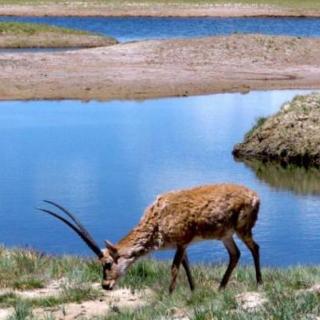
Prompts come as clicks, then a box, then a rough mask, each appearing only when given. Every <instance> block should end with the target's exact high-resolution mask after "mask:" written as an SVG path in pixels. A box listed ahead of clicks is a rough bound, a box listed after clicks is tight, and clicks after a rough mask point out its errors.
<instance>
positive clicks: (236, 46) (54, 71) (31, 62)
mask: <svg viewBox="0 0 320 320" xmlns="http://www.w3.org/2000/svg"><path fill="white" fill-rule="evenodd" d="M319 47H320V39H301V38H294V37H274V36H262V35H233V36H229V37H225V36H221V37H209V38H201V39H184V40H150V41H141V42H131V43H124V44H117V45H113V46H109V47H102V48H95V49H82V50H75V51H66V52H59V53H6V54H1V55H0V82H1V86H0V99H1V100H5V99H8V100H10V99H63V98H65V99H82V100H88V99H100V100H108V99H144V98H152V97H165V96H187V95H199V94H209V93H217V92H244V93H245V92H248V91H250V90H266V89H307V88H309V89H312V88H313V89H318V88H320V55H319Z"/></svg>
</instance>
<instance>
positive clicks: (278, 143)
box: [233, 93, 320, 167]
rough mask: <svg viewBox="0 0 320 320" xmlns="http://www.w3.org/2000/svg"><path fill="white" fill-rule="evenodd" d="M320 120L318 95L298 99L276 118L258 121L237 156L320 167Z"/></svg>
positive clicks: (284, 106)
mask: <svg viewBox="0 0 320 320" xmlns="http://www.w3.org/2000/svg"><path fill="white" fill-rule="evenodd" d="M319 117H320V95H319V94H318V93H312V94H309V95H302V96H296V97H295V98H294V99H293V100H292V101H290V102H288V103H285V104H284V105H283V106H282V107H281V109H280V111H279V112H277V113H276V114H274V115H271V116H270V117H268V118H260V119H258V120H257V123H256V124H255V125H254V126H253V128H252V129H251V130H250V131H249V132H248V133H247V134H246V135H245V137H244V141H243V142H242V143H239V144H237V145H235V146H234V150H233V153H234V155H235V156H236V157H238V158H240V159H247V160H252V159H259V160H267V161H277V162H279V163H282V164H293V165H299V166H306V167H308V166H316V167H320V149H319V139H320V134H319V132H320V120H319V119H320V118H319Z"/></svg>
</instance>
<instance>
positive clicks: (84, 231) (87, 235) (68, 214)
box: [43, 200, 98, 247]
mask: <svg viewBox="0 0 320 320" xmlns="http://www.w3.org/2000/svg"><path fill="white" fill-rule="evenodd" d="M43 202H46V203H49V204H51V205H53V206H55V207H56V208H58V209H60V210H61V211H62V212H64V213H65V214H66V215H67V216H68V217H69V218H70V219H71V220H72V221H73V222H74V223H75V224H76V226H77V227H78V228H79V230H80V231H82V233H83V234H84V235H85V236H86V237H87V238H88V239H89V240H90V241H91V242H92V243H93V244H95V245H96V246H97V247H98V245H97V244H96V242H95V241H94V240H93V238H92V237H91V235H90V233H89V232H88V230H87V229H86V228H85V227H84V226H83V225H82V224H81V222H80V221H79V220H78V219H77V218H76V217H75V216H74V215H73V214H72V213H71V212H70V211H68V210H67V209H66V208H64V207H63V206H61V205H60V204H57V203H55V202H53V201H50V200H43Z"/></svg>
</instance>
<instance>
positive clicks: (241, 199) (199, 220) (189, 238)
mask: <svg viewBox="0 0 320 320" xmlns="http://www.w3.org/2000/svg"><path fill="white" fill-rule="evenodd" d="M258 210H259V198H258V195H257V194H256V193H255V192H254V191H252V190H250V189H248V188H246V187H243V186H239V185H233V184H220V185H208V186H201V187H197V188H193V189H187V190H180V191H173V192H169V193H166V194H163V195H161V196H159V197H158V198H157V199H156V201H155V202H154V203H153V204H152V205H151V206H150V207H148V208H147V209H146V211H145V213H144V215H143V217H142V219H141V221H140V223H139V224H138V225H137V226H136V227H135V228H134V229H133V230H132V231H131V232H130V233H129V234H128V235H127V236H126V237H124V238H123V239H122V240H120V241H119V242H118V243H117V244H116V245H112V244H111V243H109V242H107V243H106V245H107V248H106V249H105V250H103V254H104V256H103V257H102V258H101V261H102V263H103V264H104V265H105V266H106V267H105V273H104V281H103V286H104V288H106V289H112V288H113V285H114V284H115V281H116V280H117V279H118V278H119V277H120V276H121V275H122V274H124V273H125V271H126V270H127V268H128V267H129V266H130V265H131V264H132V263H133V262H134V261H135V260H136V259H137V258H139V257H141V256H142V255H145V254H147V253H148V252H150V251H153V250H158V249H162V248H176V249H177V251H176V255H175V258H174V261H173V265H172V281H171V285H170V292H172V291H173V289H174V288H175V283H176V277H177V274H178V270H179V266H180V264H181V263H182V265H183V266H184V268H185V270H186V273H187V277H188V280H189V284H190V288H191V289H192V290H193V288H194V284H193V281H192V277H191V273H190V269H189V263H188V258H187V254H186V247H187V246H188V245H189V244H190V243H191V242H193V241H198V240H207V239H216V240H221V241H223V243H224V245H225V247H226V249H227V250H228V252H229V255H230V262H229V266H228V269H227V271H226V273H225V275H224V277H223V279H222V281H221V284H220V287H221V288H223V287H225V286H226V284H227V282H228V280H229V277H230V275H231V272H232V270H233V269H234V267H235V266H236V264H237V262H238V260H239V257H240V252H239V249H238V248H237V246H236V244H235V242H234V240H233V238H232V236H233V234H234V233H236V234H237V235H238V236H239V237H240V239H241V240H243V241H244V243H245V244H246V245H247V247H248V248H249V249H250V251H251V253H252V255H253V258H254V262H255V267H256V278H257V282H258V283H261V272H260V264H259V246H258V245H257V244H256V243H255V242H254V240H253V238H252V232H251V230H252V228H253V226H254V224H255V222H256V220H257V215H258Z"/></svg>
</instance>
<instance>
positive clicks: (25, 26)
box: [0, 22, 90, 36]
mask: <svg viewBox="0 0 320 320" xmlns="http://www.w3.org/2000/svg"><path fill="white" fill-rule="evenodd" d="M48 32H54V33H59V34H76V35H89V34H90V33H88V32H84V31H78V30H72V29H65V28H60V27H55V26H50V25H46V24H38V23H22V22H0V36H1V35H11V34H14V35H26V36H30V35H34V34H39V33H48Z"/></svg>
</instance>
